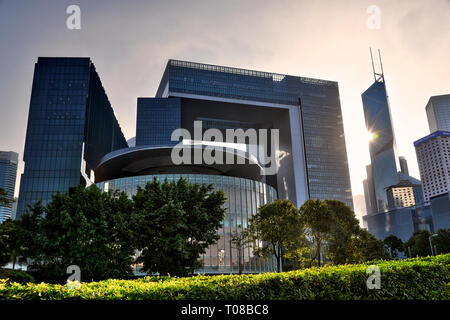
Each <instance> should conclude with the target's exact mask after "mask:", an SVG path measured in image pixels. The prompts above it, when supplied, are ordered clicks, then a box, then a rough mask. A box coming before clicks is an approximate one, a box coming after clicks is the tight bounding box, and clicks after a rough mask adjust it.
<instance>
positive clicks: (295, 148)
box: [136, 60, 353, 207]
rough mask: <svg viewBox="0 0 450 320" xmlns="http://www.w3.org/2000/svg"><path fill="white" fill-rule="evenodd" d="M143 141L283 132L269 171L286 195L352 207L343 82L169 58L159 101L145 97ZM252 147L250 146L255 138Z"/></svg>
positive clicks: (139, 137) (139, 140) (140, 126)
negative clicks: (180, 134)
mask: <svg viewBox="0 0 450 320" xmlns="http://www.w3.org/2000/svg"><path fill="white" fill-rule="evenodd" d="M137 114H138V117H137V127H136V146H144V145H154V146H155V145H167V144H169V145H174V144H176V143H177V141H172V140H171V133H172V132H173V131H174V130H175V129H177V128H184V129H186V130H188V131H189V132H190V133H191V134H192V136H194V131H195V130H194V122H195V121H201V124H202V130H204V131H203V132H205V131H206V130H207V129H210V128H215V129H218V130H219V131H221V132H224V133H225V132H226V130H227V129H234V130H236V129H242V130H244V131H245V132H247V130H248V129H255V130H256V131H258V130H260V129H261V130H264V129H265V130H268V132H269V136H268V140H269V141H271V135H270V134H271V133H270V132H271V131H270V130H273V129H277V130H279V147H278V150H270V148H271V147H270V145H269V146H268V147H267V149H268V150H266V151H268V154H270V151H274V152H277V157H278V160H277V162H278V165H279V168H278V171H277V174H275V175H267V176H266V177H265V179H266V182H267V183H269V184H270V185H271V186H273V187H274V188H275V189H276V190H277V193H278V197H279V198H281V199H289V200H291V201H292V202H293V203H294V204H296V205H297V206H300V205H302V204H303V202H304V201H305V200H307V199H309V198H312V199H317V198H320V199H336V200H340V201H343V202H345V203H346V204H347V205H349V206H350V207H352V206H353V203H352V193H351V187H350V178H349V171H348V162H347V152H346V146H345V136H344V128H343V122H342V113H341V106H340V100H339V88H338V84H337V83H336V82H333V81H325V80H318V79H310V78H304V77H297V76H290V75H283V74H275V73H269V72H261V71H254V70H246V69H238V68H231V67H224V66H216V65H208V64H202V63H193V62H187V61H178V60H169V62H168V64H167V66H166V69H165V71H164V74H163V76H162V79H161V83H160V85H159V88H158V90H157V93H156V97H155V98H151V97H140V98H139V99H138V112H137ZM247 144H249V143H248V142H247Z"/></svg>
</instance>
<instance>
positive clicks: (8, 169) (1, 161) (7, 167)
mask: <svg viewBox="0 0 450 320" xmlns="http://www.w3.org/2000/svg"><path fill="white" fill-rule="evenodd" d="M18 160H19V155H18V154H17V153H16V152H13V151H0V189H3V190H5V192H6V194H7V196H6V197H7V198H8V199H9V200H11V201H13V200H14V192H15V190H16V176H17V164H18ZM13 217H14V203H11V204H9V205H0V223H2V222H3V221H5V220H6V219H8V218H13Z"/></svg>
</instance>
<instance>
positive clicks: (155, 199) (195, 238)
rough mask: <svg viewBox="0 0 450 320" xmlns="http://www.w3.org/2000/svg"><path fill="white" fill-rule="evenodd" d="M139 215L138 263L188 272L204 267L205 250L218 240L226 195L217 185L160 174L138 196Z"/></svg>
mask: <svg viewBox="0 0 450 320" xmlns="http://www.w3.org/2000/svg"><path fill="white" fill-rule="evenodd" d="M133 201H134V205H135V210H136V213H137V215H138V223H137V235H138V237H139V238H138V248H139V249H140V250H141V251H142V252H141V255H140V257H139V259H138V262H142V263H143V270H144V271H147V272H151V273H156V272H158V273H159V274H162V275H167V274H171V275H177V276H184V275H188V274H192V273H193V271H194V270H195V269H197V268H199V267H200V266H201V262H200V260H199V258H200V255H201V254H202V253H204V252H205V249H206V248H207V247H208V246H209V245H211V244H213V243H215V242H216V241H217V240H218V239H219V235H218V232H217V230H218V229H219V228H220V227H221V223H222V221H223V219H224V217H225V211H226V209H225V208H224V207H223V205H224V204H225V201H226V198H225V194H224V193H223V192H222V191H213V186H212V185H209V186H206V185H199V184H192V183H190V182H188V181H187V180H185V179H182V178H181V179H179V180H178V181H172V182H169V181H168V180H167V179H166V180H165V181H164V182H160V181H158V180H157V179H156V178H155V179H154V180H153V181H152V182H148V183H147V184H146V185H145V188H140V187H139V188H138V190H137V193H136V195H135V196H133Z"/></svg>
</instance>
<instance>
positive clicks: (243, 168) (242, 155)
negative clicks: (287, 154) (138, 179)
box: [95, 145, 263, 183]
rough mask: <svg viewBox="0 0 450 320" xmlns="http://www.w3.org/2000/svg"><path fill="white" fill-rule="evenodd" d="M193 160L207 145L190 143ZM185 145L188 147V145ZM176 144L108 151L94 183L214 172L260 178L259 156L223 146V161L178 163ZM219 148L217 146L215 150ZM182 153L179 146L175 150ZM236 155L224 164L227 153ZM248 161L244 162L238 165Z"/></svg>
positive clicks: (257, 179) (258, 179)
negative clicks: (135, 177)
mask: <svg viewBox="0 0 450 320" xmlns="http://www.w3.org/2000/svg"><path fill="white" fill-rule="evenodd" d="M189 147H190V148H191V159H193V155H194V150H195V149H196V150H195V151H197V152H198V151H201V152H203V151H204V149H205V148H206V146H205V145H190V146H189ZM184 148H187V146H185V147H184ZM172 149H174V146H168V145H161V146H139V147H132V148H125V149H120V150H116V151H113V152H110V153H108V154H106V155H105V156H104V157H103V158H102V159H101V161H100V163H99V165H98V166H97V168H96V169H95V182H96V183H97V182H102V181H106V180H111V179H117V178H123V177H132V176H140V175H150V174H212V175H225V176H233V177H239V178H246V179H251V180H256V181H261V177H262V175H261V173H262V170H263V169H262V167H261V166H260V165H259V164H258V161H257V159H256V158H255V157H254V156H252V155H250V154H249V153H247V152H243V151H239V152H236V149H233V148H229V147H222V148H220V150H221V151H222V150H223V151H222V152H223V153H219V155H220V159H223V162H224V164H217V163H214V164H211V165H207V164H204V163H203V160H202V164H194V161H190V163H189V164H180V165H176V164H174V163H173V161H172V158H171V154H172ZM216 150H217V149H216ZM176 152H177V154H178V153H179V152H180V148H178V150H177V151H176ZM227 154H228V156H230V155H234V156H233V159H234V161H233V164H225V163H226V161H225V160H226V156H227ZM242 162H245V163H244V164H239V163H242Z"/></svg>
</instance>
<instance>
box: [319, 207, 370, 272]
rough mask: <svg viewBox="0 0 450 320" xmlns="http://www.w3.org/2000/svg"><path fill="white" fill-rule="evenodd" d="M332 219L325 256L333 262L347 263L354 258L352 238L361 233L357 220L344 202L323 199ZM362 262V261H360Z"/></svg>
mask: <svg viewBox="0 0 450 320" xmlns="http://www.w3.org/2000/svg"><path fill="white" fill-rule="evenodd" d="M325 204H326V205H327V207H328V209H329V214H330V215H331V216H330V217H329V218H327V220H332V223H331V228H330V232H329V237H328V241H327V252H326V256H327V258H328V259H330V260H331V261H332V262H333V263H334V264H344V263H348V262H350V261H352V260H354V259H352V257H353V256H354V254H355V252H354V251H355V249H358V248H355V247H354V246H352V241H354V238H355V237H357V236H359V235H360V234H361V228H360V227H359V221H358V219H357V218H356V216H355V213H354V212H353V211H352V209H351V208H350V207H348V206H347V205H345V203H343V202H341V201H337V200H325ZM360 262H363V261H360Z"/></svg>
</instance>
